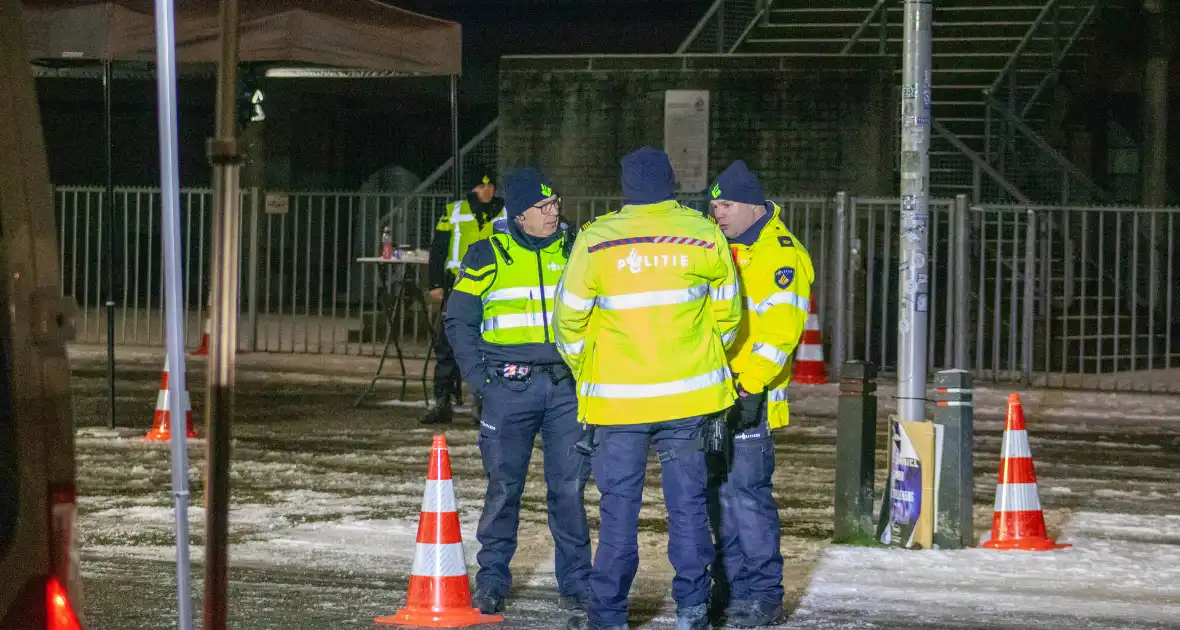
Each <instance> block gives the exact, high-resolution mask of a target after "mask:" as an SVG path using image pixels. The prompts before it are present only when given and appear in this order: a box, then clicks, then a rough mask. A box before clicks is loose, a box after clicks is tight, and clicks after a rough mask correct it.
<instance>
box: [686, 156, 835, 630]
mask: <svg viewBox="0 0 1180 630" xmlns="http://www.w3.org/2000/svg"><path fill="white" fill-rule="evenodd" d="M710 197H711V198H712V199H711V201H710V202H709V209H710V211H711V212H712V214H713V216H714V217H715V218H716V220H717V223H718V225H720V227H721V231H722V232H724V233H725V236H726V237H728V239H729V245H730V250H731V252H732V255H733V259H734V262H735V263H736V264H737V269H738V275H739V277H740V279H741V287H742V297H743V301H744V303H745V313H744V315H743V317H742V322H741V326H740V327H739V328H738V338H737V342H736V343H734V344H733V345H732V346H730V348H729V357H730V367H731V368H732V369H733V372H734V379H735V381H736V387H737V392H738V402H737V405H735V406H734V407H733V409H732V410H731V412H730V417H729V427H730V432H731V434H732V435H733V448H732V458H731V461H729V462H728V469H727V470H726V469H723V470H721V471H720V476H721V477H722V478H723V481H722V483H721V486H720V488H719V490H718V493H717V495H718V498H719V504H720V506H719V507H720V510H719V512H720V514H719V525H718V531H717V551H718V554H719V555H720V563H719V566H715V573H719V574H720V573H723V574H722V575H718V576H717V577H719V578H720V579H718V582H719V583H720V584H721V585H722V588H721V589H720V591H721V592H722V593H724V591H725V590H728V591H729V592H728V606H726V607H725V608H724V613H723V614H724V616H725V619H726V622H727V623H728V625H731V626H736V627H739V628H756V627H760V626H766V625H771V624H773V623H775V622H776V621H777V620H778V619H779V618H780V617H781V616H782V613H783V604H782V601H783V556H782V554H781V552H780V551H779V516H778V506H777V505H776V504H775V501H774V497H773V496H771V475H773V473H774V439H773V438H772V437H771V435H770V431H771V430H772V429H777V428H779V427H784V426H786V425H787V422H788V420H789V417H788V408H787V383H788V381H790V380H791V366H792V358H791V355H792V353H793V352H794V351H795V346H796V345H797V344H798V343H799V339H800V337H801V336H802V335H803V327H804V325H805V324H806V323H807V314H808V308H809V306H810V304H809V302H808V300H809V298H810V296H811V283H812V281H813V280H814V279H815V270H814V269H813V268H812V265H811V257H810V256H809V255H808V253H807V250H806V249H804V247H803V244H802V243H800V242H799V239H797V238H795V235H794V234H791V232H790V230H788V229H787V226H786V225H785V224H784V219H785V217H784V216H783V213H782V208H780V207H779V206H778V205H777V204H775V203H774V202H773V201H767V200H766V195H765V194H764V193H763V192H762V186H761V185H760V184H759V183H758V179H757V178H756V177H755V176H754V174H753V173H751V172H750V171H749V169H747V168H746V164H745V163H744V162H742V161H741V160H738V161H736V162H734V163H733V164H732V165H730V167H729V168H727V169H725V171H724V172H723V173H721V175H720V176H719V177H718V178H717V183H716V184H715V185H714V186H713V188H712V189H711V190H710ZM715 461H716V460H715ZM723 463H724V462H723ZM723 468H724V467H723ZM725 587H728V589H726V588H725ZM725 599H726V598H725V597H722V598H721V601H720V602H717V603H716V604H717V605H718V607H721V606H722V605H724V601H725ZM718 612H720V611H718Z"/></svg>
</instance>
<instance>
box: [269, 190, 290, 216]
mask: <svg viewBox="0 0 1180 630" xmlns="http://www.w3.org/2000/svg"><path fill="white" fill-rule="evenodd" d="M289 203H290V202H289V201H288V199H287V195H284V194H281V193H266V206H265V207H266V213H267V214H287V210H288V207H289Z"/></svg>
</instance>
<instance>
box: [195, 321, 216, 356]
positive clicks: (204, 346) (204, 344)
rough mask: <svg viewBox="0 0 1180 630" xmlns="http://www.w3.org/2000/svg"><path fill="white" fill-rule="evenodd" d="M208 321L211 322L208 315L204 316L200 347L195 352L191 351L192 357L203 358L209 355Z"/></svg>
mask: <svg viewBox="0 0 1180 630" xmlns="http://www.w3.org/2000/svg"><path fill="white" fill-rule="evenodd" d="M210 321H212V320H211V319H210V318H209V316H208V315H206V316H205V328H204V332H202V333H201V345H200V346H199V347H198V348H197V349H196V350H193V356H194V357H203V356H206V355H208V354H209V326H210V325H211V324H210V323H209V322H210Z"/></svg>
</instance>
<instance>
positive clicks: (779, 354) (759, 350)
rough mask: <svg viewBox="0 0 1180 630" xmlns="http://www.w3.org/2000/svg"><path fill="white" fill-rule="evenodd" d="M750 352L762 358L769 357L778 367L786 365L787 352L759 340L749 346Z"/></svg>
mask: <svg viewBox="0 0 1180 630" xmlns="http://www.w3.org/2000/svg"><path fill="white" fill-rule="evenodd" d="M750 352H752V353H754V354H756V355H758V356H760V357H762V358H763V359H769V360H770V361H772V362H774V364H775V365H777V366H779V367H786V365H787V353H786V352H783V351H782V350H779V349H778V348H776V347H774V346H772V345H770V344H766V343H761V342H759V343H756V344H754V345H753V346H752V347H751V348H750Z"/></svg>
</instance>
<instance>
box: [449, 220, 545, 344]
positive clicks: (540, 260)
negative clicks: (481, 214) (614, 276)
mask: <svg viewBox="0 0 1180 630" xmlns="http://www.w3.org/2000/svg"><path fill="white" fill-rule="evenodd" d="M489 241H490V242H491V245H492V252H493V254H494V256H495V262H493V263H492V264H491V265H488V266H487V267H486V268H483V269H464V270H463V273H462V274H461V275H460V276H459V281H458V282H456V283H455V291H459V292H462V293H469V294H471V295H475V296H478V297H479V298H480V300H481V301H482V302H483V322H482V323H481V325H480V331H481V332H480V336H481V337H482V338H483V340H484V341H486V342H488V343H493V344H513V345H515V344H522V343H553V341H554V339H553V324H552V319H553V318H552V315H553V305H554V295H555V294H556V292H557V282H558V280H560V279H561V273H562V271H563V270H564V269H565V263H566V257H565V254H564V252H563V251H562V240H561V239H557V240H556V241H554V242H553V243H550V244H549V246H548V247H545V248H544V249H542V250H540V251H530V250H528V249H526V248H524V247H521V246H520V245H518V244H516V243H515V242H514V241H513V240H512V237H511V236H510V235H508V234H505V233H497V234H493V235H492V236H491V237H489ZM505 255H507V256H508V257H509V258H511V262H509V261H508V260H507V259H506V258H505Z"/></svg>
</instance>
